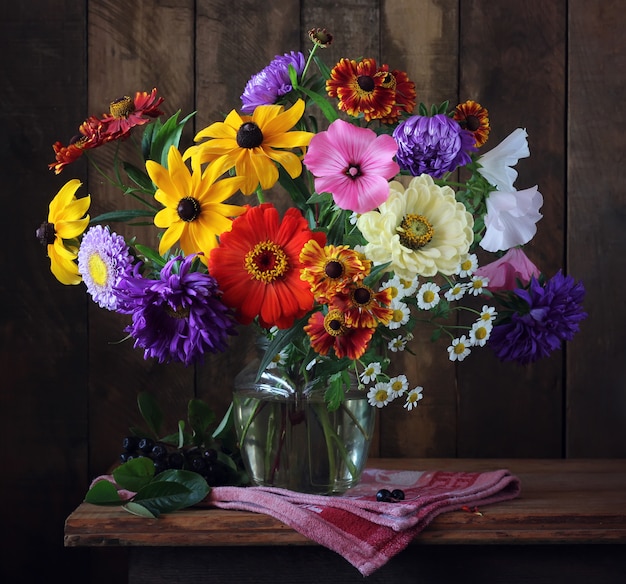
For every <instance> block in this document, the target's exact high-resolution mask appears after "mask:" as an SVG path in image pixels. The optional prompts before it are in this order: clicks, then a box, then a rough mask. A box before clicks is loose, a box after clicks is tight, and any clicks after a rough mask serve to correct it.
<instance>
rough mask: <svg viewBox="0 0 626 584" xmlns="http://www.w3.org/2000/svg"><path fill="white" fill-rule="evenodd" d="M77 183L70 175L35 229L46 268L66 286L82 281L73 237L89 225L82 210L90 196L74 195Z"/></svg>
mask: <svg viewBox="0 0 626 584" xmlns="http://www.w3.org/2000/svg"><path fill="white" fill-rule="evenodd" d="M81 184H82V183H81V182H80V181H79V180H78V179H75V178H74V179H72V180H70V181H68V182H67V183H65V185H63V186H62V187H61V189H60V190H59V192H58V193H57V194H56V195H55V197H54V199H52V201H51V202H50V206H49V211H48V220H47V221H44V222H43V223H42V224H41V226H40V227H39V229H37V238H38V239H39V241H40V242H41V243H42V244H43V245H45V246H46V248H47V252H48V257H49V258H50V270H51V271H52V273H53V274H54V276H55V278H56V279H57V280H58V281H59V282H61V283H62V284H68V285H70V284H80V282H81V281H82V278H81V276H80V274H79V273H78V264H77V263H76V261H75V260H76V258H77V257H78V245H77V243H78V242H77V240H76V238H77V237H79V236H80V235H81V234H82V233H83V232H84V231H85V229H87V226H88V225H89V215H86V216H85V213H87V210H88V209H89V205H90V204H91V197H90V196H89V195H87V196H86V197H83V198H81V199H77V198H76V196H75V194H76V191H77V190H78V188H79V187H80V186H81ZM72 240H74V241H72Z"/></svg>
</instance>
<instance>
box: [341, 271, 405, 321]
mask: <svg viewBox="0 0 626 584" xmlns="http://www.w3.org/2000/svg"><path fill="white" fill-rule="evenodd" d="M392 300H393V291H392V290H390V289H389V288H383V289H382V290H380V291H378V292H374V291H373V290H372V289H371V288H370V287H369V286H366V285H365V284H363V283H362V282H358V283H356V284H353V285H352V286H350V287H349V288H347V289H346V290H345V291H343V292H339V293H338V294H336V295H335V297H334V299H333V302H332V306H333V308H338V309H339V310H341V311H342V313H343V314H344V318H345V321H346V324H347V325H348V326H350V327H370V328H376V327H377V326H378V324H379V323H382V324H388V323H389V322H390V321H391V319H392V318H393V309H392V308H390V305H391V302H392Z"/></svg>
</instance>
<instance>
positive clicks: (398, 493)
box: [391, 489, 404, 501]
mask: <svg viewBox="0 0 626 584" xmlns="http://www.w3.org/2000/svg"><path fill="white" fill-rule="evenodd" d="M391 498H392V499H394V500H396V501H404V491H403V490H402V489H394V490H393V491H391Z"/></svg>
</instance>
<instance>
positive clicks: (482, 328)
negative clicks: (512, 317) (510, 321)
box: [469, 318, 493, 347]
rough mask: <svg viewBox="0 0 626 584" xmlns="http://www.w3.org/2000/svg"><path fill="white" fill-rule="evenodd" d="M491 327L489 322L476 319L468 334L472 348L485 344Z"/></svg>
mask: <svg viewBox="0 0 626 584" xmlns="http://www.w3.org/2000/svg"><path fill="white" fill-rule="evenodd" d="M492 329H493V325H492V324H491V321H485V320H482V319H480V318H479V319H478V320H477V321H476V322H475V323H474V324H473V325H472V329H471V330H470V333H469V338H470V342H471V343H472V345H474V346H478V347H484V346H485V345H486V344H487V341H488V339H489V336H490V335H491V330H492Z"/></svg>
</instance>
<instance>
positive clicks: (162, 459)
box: [120, 436, 230, 487]
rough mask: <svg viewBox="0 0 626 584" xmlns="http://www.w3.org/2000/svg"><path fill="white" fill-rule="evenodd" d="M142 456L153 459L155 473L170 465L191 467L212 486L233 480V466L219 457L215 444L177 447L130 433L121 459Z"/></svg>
mask: <svg viewBox="0 0 626 584" xmlns="http://www.w3.org/2000/svg"><path fill="white" fill-rule="evenodd" d="M140 456H144V457H148V458H150V459H151V460H152V462H153V463H154V473H155V474H159V473H160V472H163V471H164V470H169V469H176V470H190V471H193V472H197V473H198V474H199V475H201V476H203V477H204V478H205V479H206V481H207V483H208V484H209V485H210V486H212V487H218V486H222V485H226V484H228V483H229V478H230V474H229V468H228V466H227V465H226V464H225V463H224V462H222V461H221V460H219V454H218V451H217V450H216V449H215V448H200V447H197V446H194V447H190V448H175V447H173V446H171V445H169V444H165V443H163V442H155V441H154V440H152V439H151V438H140V437H138V436H126V437H125V438H124V439H123V440H122V453H121V454H120V462H122V463H124V462H128V461H129V460H132V459H133V458H137V457H140Z"/></svg>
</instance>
